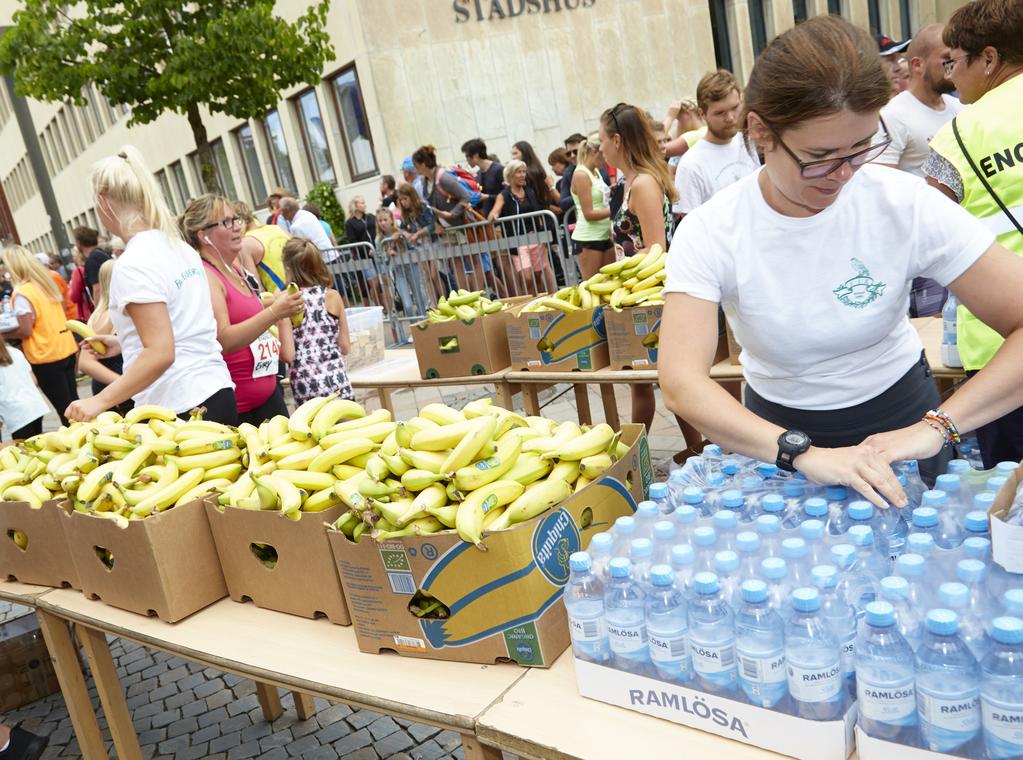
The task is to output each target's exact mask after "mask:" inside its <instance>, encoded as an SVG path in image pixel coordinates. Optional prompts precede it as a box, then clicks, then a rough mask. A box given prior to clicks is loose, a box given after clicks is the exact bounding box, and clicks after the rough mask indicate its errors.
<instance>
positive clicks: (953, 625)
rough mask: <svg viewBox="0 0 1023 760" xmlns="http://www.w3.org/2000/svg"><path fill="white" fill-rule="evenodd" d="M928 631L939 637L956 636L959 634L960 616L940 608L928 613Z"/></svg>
mask: <svg viewBox="0 0 1023 760" xmlns="http://www.w3.org/2000/svg"><path fill="white" fill-rule="evenodd" d="M927 630H928V631H930V632H931V633H936V634H937V635H938V636H954V635H955V634H956V633H958V632H959V616H958V615H957V614H955V613H954V612H952V610H946V609H942V608H940V607H939V608H938V609H936V610H931V611H930V612H928V613H927Z"/></svg>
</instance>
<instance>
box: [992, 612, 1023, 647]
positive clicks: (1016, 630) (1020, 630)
mask: <svg viewBox="0 0 1023 760" xmlns="http://www.w3.org/2000/svg"><path fill="white" fill-rule="evenodd" d="M991 638H993V639H994V640H995V641H997V642H998V643H999V644H1019V643H1021V642H1023V620H1020V619H1019V618H1014V617H999V618H995V619H994V620H993V621H991Z"/></svg>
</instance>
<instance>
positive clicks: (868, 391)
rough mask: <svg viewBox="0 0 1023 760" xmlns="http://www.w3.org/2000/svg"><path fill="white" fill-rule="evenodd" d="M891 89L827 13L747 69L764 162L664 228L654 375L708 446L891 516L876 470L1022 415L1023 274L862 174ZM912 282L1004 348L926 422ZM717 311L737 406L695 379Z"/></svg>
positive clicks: (976, 230)
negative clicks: (668, 239) (838, 487)
mask: <svg viewBox="0 0 1023 760" xmlns="http://www.w3.org/2000/svg"><path fill="white" fill-rule="evenodd" d="M888 92H889V83H888V80H887V77H886V76H885V74H884V71H883V70H882V68H881V64H880V62H879V60H878V58H877V50H876V48H875V46H874V44H873V42H872V40H871V39H870V38H869V37H868V36H867V34H866V33H865V32H863V31H861V30H859V29H857V28H855V27H853V26H852V25H851V24H849V23H847V22H845V21H843V20H841V19H838V18H834V17H817V18H812V19H810V20H808V21H806V22H804V23H802V24H800V25H799V26H797V27H795V28H794V29H791V30H789V31H788V32H785V33H784V34H783V35H781V36H780V37H778V38H777V39H775V40H774V42H772V43H771V45H769V46H768V48H767V49H766V50H765V51H764V52H763V53H762V54H761V55H760V57H759V58H758V59H757V62H756V65H755V66H754V70H753V73H752V76H751V77H750V82H749V85H748V87H747V88H746V95H745V106H744V110H745V113H744V118H743V123H744V124H745V125H746V129H747V132H748V134H749V136H750V137H751V138H752V140H753V141H754V142H755V143H756V145H757V147H758V148H759V149H760V150H762V151H763V154H764V168H763V169H761V170H760V171H758V172H757V173H755V174H752V175H749V176H748V177H745V178H744V179H741V180H739V181H738V182H736V183H735V184H733V185H731V186H730V187H728V188H726V189H725V190H722V191H721V192H720V193H718V194H717V195H715V196H714V198H712V199H711V200H710V201H708V202H707V203H706V204H704V205H703V206H701V207H700V208H698V209H697V210H696V211H694V212H693V213H692V214H690V215H688V216H687V217H686V218H685V219H684V220H683V221H682V223H681V225H680V226H679V229H678V230H677V232H676V234H675V237H674V239H673V241H672V245H671V249H670V253H669V257H668V266H667V269H668V273H667V281H666V284H665V291H666V292H667V293H668V294H669V295H668V296H667V302H666V305H665V311H664V319H663V321H662V324H661V346H662V349H661V358H660V380H661V387H662V389H663V392H664V395H665V399H666V402H667V405H668V406H669V408H671V410H672V411H674V412H675V413H676V414H678V415H681V416H683V417H685V418H686V419H688V420H689V421H690V422H692V423H693V424H694V425H695V426H696V427H697V428H699V429H700V430H703V431H704V432H705V433H706V434H707V435H708V436H709V437H710V438H711V439H712V440H714V441H715V442H717V443H719V444H721V445H722V446H725V447H728V448H732V449H734V450H736V451H738V452H741V453H744V454H746V455H749V456H752V457H755V458H757V459H761V460H767V461H777V462H778V463H779V466H784V467H785V468H786V469H797V470H799V471H801V472H803V473H804V474H806V475H807V476H808V477H810V478H811V479H813V480H815V481H817V482H820V483H836V484H843V485H847V486H851V487H853V488H855V489H856V490H857V491H859V492H860V493H861V494H862V495H863V496H864V497H866V498H869V499H870V500H871V501H873V502H874V503H875V504H877V505H878V506H884V503H883V501H882V498H881V497H884V498H886V499H887V500H888V501H889V502H891V503H893V504H896V505H898V506H902V505H904V504H905V503H906V499H905V494H904V493H903V492H902V489H901V488H900V486H899V484H898V481H897V480H896V478H895V476H894V474H893V472H892V470H891V468H890V467H889V466H888V465H889V463H891V462H893V461H898V460H902V459H919V460H929V459H930V458H932V457H936V456H937V455H939V454H941V453H942V452H943V449H944V448H945V447H946V446H947V445H948V444H949V443H950V442H951V441H953V440H954V439H955V438H956V437H957V435H958V431H959V430H962V431H964V432H965V431H968V430H972V429H974V428H976V427H977V426H978V425H982V424H984V423H986V422H988V421H990V420H992V419H995V418H997V417H999V416H1001V415H1002V414H1004V413H1006V412H1008V411H1010V410H1012V409H1015V408H1016V407H1018V406H1020V405H1021V403H1023V385H1021V384H1020V383H1019V382H1018V367H1019V366H1020V364H1021V363H1023V302H1021V301H1020V299H1019V296H1018V294H1019V293H1020V292H1023V261H1020V260H1019V259H1017V258H1016V257H1015V256H1013V255H1012V254H1011V253H1010V252H1008V251H1007V250H1006V249H1005V248H1003V247H1001V246H1000V245H997V244H996V243H995V242H994V236H993V235H992V234H991V233H990V232H988V231H987V230H986V229H985V228H984V227H983V226H982V225H980V224H979V223H977V221H976V220H975V219H973V218H972V217H970V215H969V214H967V213H965V212H964V211H963V210H962V209H961V208H959V207H958V206H957V205H956V204H954V203H950V202H949V201H948V200H947V199H946V198H944V197H943V196H942V195H941V194H940V193H938V192H936V191H934V189H933V188H930V187H928V186H927V185H926V184H925V183H924V182H923V181H922V180H920V179H919V178H917V177H914V176H912V175H909V174H906V173H904V172H899V171H897V170H895V169H889V168H885V167H881V166H864V164H866V163H867V162H868V161H871V160H873V159H874V158H876V157H877V156H878V155H880V153H881V152H882V151H883V150H884V147H885V145H886V143H885V142H883V141H876V140H874V139H873V138H874V135H875V133H877V132H878V123H879V122H878V113H879V111H880V108H881V106H882V105H884V104H885V103H886V102H887V100H888ZM881 134H882V135H883V131H882V133H881ZM917 276H927V277H932V278H933V279H935V280H937V281H938V282H940V283H941V284H943V285H947V286H949V287H950V288H951V289H952V291H953V292H954V293H955V294H956V295H957V296H958V297H959V299H960V300H961V301H962V302H963V303H965V304H967V305H968V306H969V308H970V309H971V310H972V309H977V312H976V313H977V314H978V315H979V316H980V317H981V318H982V319H983V320H984V321H985V322H987V323H988V324H989V325H991V326H992V327H994V328H995V329H997V330H998V331H999V332H1000V333H1002V334H1003V335H1006V336H1011V337H1009V339H1008V340H1007V342H1006V343H1005V346H1004V348H1003V349H1002V351H1001V352H1000V353H999V354H998V356H997V357H996V358H995V360H994V361H992V362H991V364H990V365H989V366H988V368H987V369H985V370H984V371H983V372H981V373H980V374H978V375H977V376H976V377H975V378H973V379H971V380H970V382H969V383H968V384H967V385H966V386H964V387H963V388H962V389H961V390H959V391H958V392H957V393H956V394H955V395H953V396H952V397H951V398H949V399H948V401H947V402H946V403H945V404H944V406H943V408H941V409H939V408H938V407H939V404H940V398H939V397H938V394H937V392H936V390H935V387H934V381H933V378H931V376H930V373H929V370H928V369H927V364H926V361H925V360H922V358H921V357H922V348H923V347H922V345H921V342H920V339H919V337H918V335H917V333H916V331H915V330H914V329H913V327H912V325H911V324H910V322H909V320H908V317H907V312H908V308H909V290H910V284H911V282H912V280H913V278H914V277H917ZM719 304H720V305H721V306H723V308H724V310H725V314H726V316H727V317H728V320H729V323H730V325H731V327H732V330H733V331H734V333H735V335H736V338H737V340H738V342H739V343H740V344H741V345H742V346H743V353H742V363H743V373H744V376H745V379H746V382H747V390H746V408H743V406H741V405H740V404H739V403H737V402H736V401H735V400H734V399H733V398H732V397H731V396H730V395H729V394H728V393H727V392H726V391H724V390H723V389H722V388H720V387H719V386H718V385H717V384H716V383H715V382H713V381H712V380H710V378H709V370H710V367H711V363H712V361H713V357H714V352H715V348H716V346H717V338H718V322H717V313H718V305H719ZM886 431H890V432H886ZM928 464H929V465H930V474H931V475H932V476H933V475H934V474H936V473H935V469H937V466H940V461H937V462H935V461H930V462H922V466H921V470H922V471H923V472H924V473H925V477H926V474H927V467H926V465H928Z"/></svg>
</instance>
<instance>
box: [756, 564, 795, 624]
mask: <svg viewBox="0 0 1023 760" xmlns="http://www.w3.org/2000/svg"><path fill="white" fill-rule="evenodd" d="M788 575H789V568H788V565H787V564H786V563H785V560H783V559H782V558H781V557H767V558H766V559H762V560H761V561H760V579H761V580H762V581H763V582H764V583H765V584H766V585H767V596H768V598H769V599H770V600H771V607H773V608H774V609H775V610H777V611H778V614H782V613H783V612H785V611H787V610H788V606H789V597H790V596H791V594H792V584H790V583H789V582H788Z"/></svg>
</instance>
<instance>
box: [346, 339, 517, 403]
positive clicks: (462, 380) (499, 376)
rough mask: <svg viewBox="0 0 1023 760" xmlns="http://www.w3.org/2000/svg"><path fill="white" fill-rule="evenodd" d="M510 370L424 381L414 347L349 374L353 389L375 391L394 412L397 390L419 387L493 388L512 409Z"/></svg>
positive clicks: (389, 353)
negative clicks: (393, 397)
mask: <svg viewBox="0 0 1023 760" xmlns="http://www.w3.org/2000/svg"><path fill="white" fill-rule="evenodd" d="M507 373H508V370H507V369H503V370H501V371H500V372H495V373H493V374H491V375H469V376H467V377H439V378H435V379H433V380H424V379H423V378H422V375H421V374H420V373H419V362H418V361H416V352H415V350H414V349H411V348H396V349H388V350H387V351H385V352H384V360H383V361H382V362H377V363H376V364H371V365H370V366H368V367H359V368H358V369H355V370H352V371H351V372H349V373H348V379H349V380H350V381H351V383H352V387H353V388H366V389H370V390H375V391H376V392H377V397H378V398H379V399H380V406H381V407H382V408H384V409H387V410H388V411H390V412H392V413H393V412H394V407H393V406H392V404H391V393H392V391H394V390H396V389H409V390H415V389H416V388H436V387H446V386H463V385H493V386H494V389H495V398H494V400H495V402H496V403H497V404H498V405H500V406H503V407H504V408H506V409H511V408H512V394H513V392H514V389H513V388H511V387H509V385H508V384H507V383H506V382H505V375H506V374H507Z"/></svg>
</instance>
